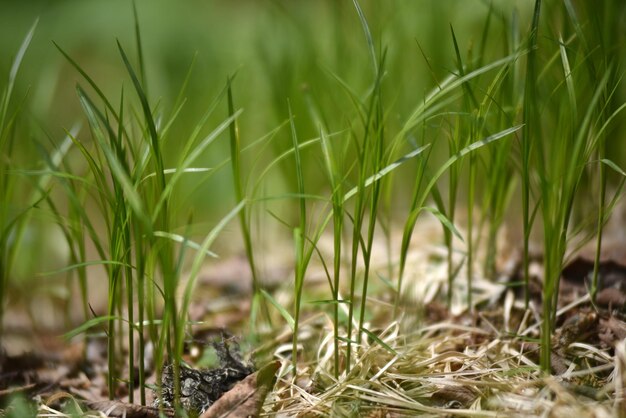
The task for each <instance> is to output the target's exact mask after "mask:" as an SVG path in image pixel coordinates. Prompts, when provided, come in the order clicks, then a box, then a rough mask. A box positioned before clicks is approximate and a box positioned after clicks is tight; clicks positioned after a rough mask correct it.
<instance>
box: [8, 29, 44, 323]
mask: <svg viewBox="0 0 626 418" xmlns="http://www.w3.org/2000/svg"><path fill="white" fill-rule="evenodd" d="M36 26H37V22H35V23H34V24H33V26H32V27H31V28H30V30H29V31H28V33H27V34H26V36H25V37H24V40H23V41H22V44H21V46H20V47H19V49H18V51H17V53H16V55H15V58H14V60H13V64H12V65H11V69H10V71H9V75H8V79H7V80H6V83H5V84H4V83H3V84H4V85H3V89H2V96H0V190H2V192H1V193H0V334H2V328H3V324H4V309H5V303H6V294H7V293H6V292H7V286H8V281H9V278H10V277H11V273H12V266H13V263H14V261H15V258H16V257H17V255H18V253H19V251H20V241H21V239H22V237H23V232H20V231H23V228H24V225H25V223H24V218H25V216H26V215H27V213H28V211H29V209H31V208H32V207H33V206H35V205H37V203H39V200H41V198H37V199H35V201H33V202H30V203H29V204H26V205H24V207H18V202H19V201H20V198H19V197H18V195H17V193H16V187H17V183H16V179H17V174H16V173H12V170H13V163H12V160H13V158H12V153H13V151H14V143H15V140H16V136H17V135H18V134H19V133H18V132H19V128H18V126H17V118H18V115H19V110H20V107H21V106H20V103H18V104H16V103H14V100H15V99H14V97H13V90H14V87H15V80H16V78H17V74H18V72H19V69H20V66H21V64H22V60H23V59H24V55H25V54H26V51H27V49H28V46H29V45H30V42H31V40H32V38H33V36H34V33H35V28H36ZM38 192H39V191H38V190H37V193H38ZM43 197H45V192H44V196H43Z"/></svg>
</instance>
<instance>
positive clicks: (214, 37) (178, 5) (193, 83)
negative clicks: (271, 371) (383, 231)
mask: <svg viewBox="0 0 626 418" xmlns="http://www.w3.org/2000/svg"><path fill="white" fill-rule="evenodd" d="M362 3H363V5H362V6H363V8H364V11H365V14H366V16H367V18H368V20H369V23H370V26H371V30H372V33H373V34H374V36H375V37H376V40H375V42H376V45H377V47H379V46H382V47H383V48H387V49H388V51H387V54H388V55H387V61H386V69H387V72H388V75H387V76H386V80H387V81H386V83H385V86H384V89H385V99H386V101H387V102H388V105H389V107H388V109H389V115H388V118H387V119H388V123H389V127H390V130H391V131H393V129H394V127H395V125H396V124H399V123H401V122H402V121H403V120H405V119H406V117H407V116H408V114H410V112H411V111H412V110H413V109H414V107H415V106H416V105H417V104H419V103H420V101H421V100H423V97H424V95H425V93H426V92H427V91H428V90H430V89H432V88H433V87H434V86H435V85H436V84H435V83H436V81H440V80H441V79H443V78H444V77H445V76H447V75H449V74H450V73H451V72H452V71H453V69H454V68H455V64H454V48H453V44H452V40H451V36H450V26H449V25H453V26H454V29H455V31H456V33H457V34H458V41H459V46H460V48H461V50H462V51H463V53H468V52H469V54H470V55H471V51H472V49H473V48H474V47H475V45H476V44H477V43H479V42H480V41H481V36H482V30H483V27H484V25H485V21H486V18H487V14H488V11H489V7H490V3H489V2H487V1H482V0H475V1H472V0H470V1H468V0H462V1H458V0H456V1H414V0H406V1H404V0H398V1H393V2H379V1H364V2H362ZM136 5H137V10H138V15H139V20H140V25H141V27H140V31H141V37H142V43H143V45H144V55H145V62H146V69H147V80H148V83H147V84H148V94H149V98H150V100H151V104H152V105H153V106H155V105H157V104H158V109H159V111H161V112H163V114H165V115H169V114H170V113H171V112H172V106H173V103H174V101H175V99H176V97H177V96H178V94H179V92H180V88H181V85H182V83H183V80H184V78H185V75H186V73H187V72H188V70H189V68H190V65H191V63H192V61H193V59H194V55H196V54H197V55H196V57H197V58H196V63H195V65H194V68H193V72H192V74H191V78H190V82H189V87H188V89H187V90H186V92H185V93H184V94H185V97H186V99H187V101H186V104H185V106H184V109H183V111H182V112H181V113H180V115H179V116H178V119H177V122H176V123H175V126H174V130H173V134H172V137H173V138H176V136H177V135H188V134H189V132H190V131H191V129H193V127H194V126H195V124H196V123H197V122H198V120H199V119H200V117H201V115H202V113H203V112H204V111H205V109H206V108H207V107H208V105H209V104H210V103H211V101H212V100H213V99H214V97H215V96H216V95H217V94H218V92H219V91H220V90H221V89H222V88H223V87H224V85H225V82H226V78H227V76H229V75H233V74H235V73H236V80H235V83H234V94H235V103H236V105H237V106H238V107H241V108H243V109H244V113H243V115H242V117H241V118H240V120H239V123H240V126H241V132H242V140H243V141H244V144H245V143H250V142H252V141H253V140H255V139H257V138H259V137H261V136H262V135H264V134H266V133H267V132H269V131H271V130H272V129H274V128H276V127H277V126H279V125H280V124H281V123H283V122H285V121H286V120H287V118H288V111H287V99H289V100H290V102H291V106H292V109H293V113H294V115H295V117H296V124H297V129H298V135H299V137H300V138H301V139H308V138H312V137H315V136H318V135H319V133H318V132H317V128H316V127H315V126H314V123H313V122H312V118H311V117H310V112H309V110H308V105H307V101H308V100H313V101H314V102H315V103H316V104H317V107H318V108H319V109H320V111H321V113H322V115H323V117H324V119H325V121H326V123H327V124H328V126H329V128H330V130H331V131H340V130H344V129H346V128H347V127H348V126H349V123H350V121H351V120H353V119H354V117H355V112H354V107H353V104H352V103H351V101H350V99H349V97H348V96H347V95H346V93H345V92H344V91H343V90H342V89H341V88H340V87H339V84H338V82H337V81H336V80H335V79H334V78H333V76H331V75H330V74H331V73H334V74H336V75H337V76H338V77H340V78H341V79H342V80H344V81H345V82H346V84H347V85H349V86H351V88H352V89H353V90H354V91H355V92H356V93H357V94H360V95H364V94H365V93H366V92H367V89H368V88H369V86H370V85H371V83H372V71H371V64H370V61H369V56H368V50H367V45H366V42H365V38H364V35H363V31H362V28H361V26H360V23H359V19H358V16H357V13H356V11H355V9H354V6H353V4H352V2H350V1H334V0H323V1H318V0H316V1H300V0H298V1H264V0H263V1H183V2H174V1H141V0H138V1H137V2H136ZM0 7H1V9H2V12H1V13H0V50H1V51H2V53H0V70H1V71H2V74H6V73H7V72H8V69H9V66H10V63H11V60H12V57H13V55H14V54H15V51H16V50H17V47H18V45H19V44H20V42H21V39H23V36H24V34H25V33H26V31H27V30H28V28H29V27H30V26H31V25H32V23H33V22H34V21H35V19H37V18H38V19H39V25H38V28H37V31H36V33H35V38H34V40H33V42H32V44H31V47H30V48H29V50H28V52H27V56H26V59H25V61H24V65H23V67H22V69H21V71H20V74H19V80H18V87H17V91H16V94H15V97H16V98H23V97H26V108H27V109H28V112H26V113H25V116H24V117H26V118H28V119H30V121H29V123H34V124H35V125H37V126H38V128H39V129H40V132H37V130H33V134H34V135H49V136H50V137H51V138H53V140H55V141H59V139H60V138H62V136H63V135H64V129H70V128H71V127H72V126H74V125H75V124H76V123H77V122H78V121H81V120H82V119H83V118H84V115H83V111H82V109H81V107H80V104H79V101H78V98H77V95H76V91H75V85H76V84H77V83H81V84H82V85H83V86H84V85H86V83H85V82H84V80H81V77H80V75H79V74H78V73H77V72H76V71H75V70H74V69H73V68H72V67H71V66H70V64H69V63H68V62H67V61H66V60H65V59H64V58H63V57H62V55H61V54H60V53H59V51H58V50H57V49H56V48H55V47H54V45H53V43H52V42H53V41H54V42H56V43H57V44H58V45H59V46H61V48H63V49H64V50H65V51H66V52H67V53H68V54H69V55H70V56H71V57H72V58H73V59H74V60H75V61H76V62H78V63H79V65H81V66H82V67H83V68H84V69H85V71H86V72H87V73H88V74H89V75H90V76H91V77H92V78H93V79H94V80H95V82H96V83H98V85H99V87H100V88H101V89H102V90H103V91H104V92H105V94H106V95H107V96H108V97H109V98H110V100H111V101H112V103H117V102H118V100H119V99H118V98H119V94H120V91H121V87H122V85H124V86H125V87H126V90H127V91H131V90H130V81H129V79H128V76H127V73H126V72H125V69H124V67H123V64H122V61H121V58H120V56H119V52H118V50H117V45H116V39H118V40H119V41H120V42H121V44H122V45H123V46H124V47H125V49H126V50H127V51H128V53H129V55H130V56H131V57H133V58H136V56H137V55H136V53H135V52H136V51H135V43H134V42H135V41H134V23H133V9H132V7H133V6H132V2H130V1H116V0H113V1H24V2H3V3H2V5H1V6H0ZM491 7H493V10H494V11H495V13H494V15H493V17H492V22H491V25H492V27H491V32H490V35H489V39H487V42H488V43H489V44H491V45H492V48H488V50H489V51H493V56H488V57H485V58H484V59H485V61H486V62H488V60H490V59H495V58H498V57H500V56H501V51H502V47H503V46H504V45H506V44H507V43H508V42H510V39H507V35H505V34H506V33H508V29H507V28H508V25H509V22H510V21H511V19H512V18H513V16H514V15H515V16H517V17H516V18H518V19H519V21H520V24H521V25H523V26H527V24H528V15H529V13H530V11H531V7H532V5H531V4H530V2H527V1H495V2H493V3H492V6H491ZM498 33H501V34H502V36H497V34H498ZM418 43H419V45H420V46H421V47H422V49H423V51H424V54H426V56H427V57H428V60H429V65H428V64H427V63H426V61H425V59H424V57H423V56H422V53H421V52H420V48H419V46H418ZM470 58H471V57H470ZM136 62H137V60H136V59H135V61H134V63H135V64H136ZM435 79H437V80H435ZM221 107H222V109H221V111H220V112H217V113H216V114H215V115H214V117H213V119H212V120H211V121H210V122H209V123H208V124H207V131H209V130H210V129H211V128H212V127H214V126H216V125H217V124H218V123H219V122H221V121H222V120H223V119H224V118H225V115H226V106H225V104H224V105H223V106H221ZM83 126H84V124H83ZM41 131H43V132H41ZM174 142H175V141H171V142H170V143H172V144H173V143H174ZM290 146H291V138H290V134H289V129H282V130H281V131H280V132H279V133H278V135H277V137H276V138H275V140H274V141H273V142H272V147H273V148H274V151H275V153H278V152H280V151H282V150H284V149H287V148H288V147H290ZM227 150H228V143H227V141H220V142H219V143H218V144H216V145H215V146H214V147H213V148H212V149H211V150H210V151H209V152H208V153H207V155H206V157H205V159H204V161H203V163H206V164H207V165H209V166H210V165H212V164H215V163H216V162H219V161H222V160H223V159H224V158H225V156H226V155H227V154H226V152H227ZM31 157H32V154H30V153H28V152H27V153H26V157H25V158H27V159H28V158H31ZM268 158H270V159H271V156H269V157H268ZM260 165H262V163H260ZM283 168H285V169H288V170H289V171H288V173H291V170H292V168H291V167H283ZM318 168H319V167H317V166H312V167H309V169H310V170H312V171H313V172H316V171H318ZM222 171H223V173H222V175H221V176H214V178H213V181H210V182H207V183H206V184H204V185H202V186H201V187H200V189H194V188H193V187H195V186H196V185H197V181H198V180H197V179H194V180H193V181H191V182H192V183H193V184H189V185H188V187H189V188H190V189H189V190H187V191H181V195H188V194H189V193H188V192H189V191H194V194H193V205H197V206H196V207H197V208H198V211H197V212H200V213H202V212H212V211H213V210H215V209H217V210H218V211H220V212H221V211H223V210H224V209H225V208H227V207H230V206H231V205H232V202H233V201H232V198H230V197H229V196H230V195H231V193H230V190H231V188H232V186H231V184H232V183H231V182H230V181H229V177H228V174H229V173H228V172H229V170H222ZM293 177H294V176H293V175H291V174H289V175H286V173H284V172H283V173H281V172H278V173H276V176H274V177H273V179H272V180H273V181H272V183H273V184H274V185H275V186H276V187H277V189H281V185H280V184H281V183H282V182H287V183H289V182H292V181H293V180H294V179H293ZM291 190H293V188H292V189H291Z"/></svg>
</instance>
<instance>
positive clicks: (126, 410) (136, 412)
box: [83, 401, 174, 418]
mask: <svg viewBox="0 0 626 418" xmlns="http://www.w3.org/2000/svg"><path fill="white" fill-rule="evenodd" d="M83 403H84V404H85V405H86V406H87V407H88V408H91V409H93V410H96V411H100V412H103V413H104V414H105V415H106V416H107V417H126V418H159V408H153V407H151V406H141V405H136V404H132V403H126V402H119V401H84V402H83ZM163 414H164V416H166V417H173V416H174V411H173V410H171V409H164V410H163Z"/></svg>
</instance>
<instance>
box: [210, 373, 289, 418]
mask: <svg viewBox="0 0 626 418" xmlns="http://www.w3.org/2000/svg"><path fill="white" fill-rule="evenodd" d="M279 367H280V362H279V361H275V362H272V363H270V364H268V365H266V366H265V367H263V368H261V369H259V370H258V371H257V372H255V373H253V374H251V375H249V376H248V377H246V378H245V379H243V380H242V381H241V382H239V383H237V384H236V385H235V386H234V387H233V388H232V389H231V390H229V391H228V392H226V393H225V394H224V395H223V396H222V397H221V398H219V399H218V400H217V401H216V402H215V403H214V404H213V405H211V407H210V408H209V409H207V410H206V411H205V412H204V413H203V414H202V415H200V418H218V417H229V418H240V417H257V416H259V413H260V411H261V407H262V406H263V402H264V401H265V398H266V397H267V394H268V393H269V391H270V390H271V389H272V388H273V387H274V383H275V382H276V371H277V370H278V369H279Z"/></svg>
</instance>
